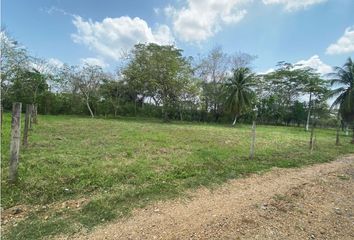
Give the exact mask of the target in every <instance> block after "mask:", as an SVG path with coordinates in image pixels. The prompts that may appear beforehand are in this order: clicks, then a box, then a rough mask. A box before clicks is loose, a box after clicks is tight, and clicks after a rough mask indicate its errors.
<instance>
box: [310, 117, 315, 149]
mask: <svg viewBox="0 0 354 240" xmlns="http://www.w3.org/2000/svg"><path fill="white" fill-rule="evenodd" d="M315 125H316V124H315V123H313V124H312V128H311V135H310V153H311V154H312V151H313V149H314V147H315V140H314V133H315Z"/></svg>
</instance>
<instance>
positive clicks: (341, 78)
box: [331, 58, 354, 144]
mask: <svg viewBox="0 0 354 240" xmlns="http://www.w3.org/2000/svg"><path fill="white" fill-rule="evenodd" d="M332 76H333V77H334V78H333V79H332V81H331V85H332V86H337V88H336V89H334V90H333V91H332V94H331V95H332V96H337V97H336V99H335V100H334V102H333V104H332V107H334V106H339V112H340V114H341V116H342V119H343V121H345V122H346V123H347V124H348V125H351V126H352V129H353V139H352V143H353V144H354V63H353V60H352V59H351V58H348V60H347V61H346V63H345V64H344V66H343V67H335V73H333V74H332Z"/></svg>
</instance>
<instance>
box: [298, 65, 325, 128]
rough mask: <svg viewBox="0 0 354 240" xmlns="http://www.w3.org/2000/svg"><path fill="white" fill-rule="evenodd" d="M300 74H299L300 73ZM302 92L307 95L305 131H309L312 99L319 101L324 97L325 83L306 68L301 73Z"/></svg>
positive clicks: (312, 70)
mask: <svg viewBox="0 0 354 240" xmlns="http://www.w3.org/2000/svg"><path fill="white" fill-rule="evenodd" d="M300 73H301V72H300ZM301 79H302V85H303V89H302V91H303V92H304V93H307V94H309V101H308V109H307V120H306V131H308V130H309V125H310V116H311V108H312V100H313V98H315V99H319V98H321V97H324V95H325V94H326V92H327V88H326V82H325V81H324V80H323V79H321V77H320V76H319V74H317V73H315V72H314V69H311V68H308V69H304V70H303V72H302V77H301Z"/></svg>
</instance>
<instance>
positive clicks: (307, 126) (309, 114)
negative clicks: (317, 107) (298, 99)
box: [306, 92, 312, 131]
mask: <svg viewBox="0 0 354 240" xmlns="http://www.w3.org/2000/svg"><path fill="white" fill-rule="evenodd" d="M311 98H312V93H311V92H310V99H309V109H308V112H307V121H306V131H308V130H309V124H310V116H311Z"/></svg>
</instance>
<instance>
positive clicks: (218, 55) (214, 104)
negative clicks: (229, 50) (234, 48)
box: [198, 46, 230, 122]
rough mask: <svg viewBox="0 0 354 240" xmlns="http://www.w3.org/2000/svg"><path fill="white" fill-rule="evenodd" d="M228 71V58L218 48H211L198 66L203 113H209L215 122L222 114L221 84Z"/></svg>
mask: <svg viewBox="0 0 354 240" xmlns="http://www.w3.org/2000/svg"><path fill="white" fill-rule="evenodd" d="M229 71H230V57H229V56H228V55H227V54H226V53H224V52H223V50H222V48H221V47H220V46H217V47H215V48H213V49H212V50H211V51H210V52H209V54H208V55H207V56H206V57H205V58H202V59H201V61H200V64H199V66H198V74H199V77H201V78H202V79H203V81H204V84H203V85H202V86H203V92H204V93H203V100H204V107H205V112H209V111H211V112H212V114H213V115H214V120H215V121H216V122H217V121H218V119H219V117H220V116H221V114H222V112H223V104H224V98H223V87H222V86H223V84H224V83H225V80H226V78H227V74H228V72H229Z"/></svg>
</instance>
